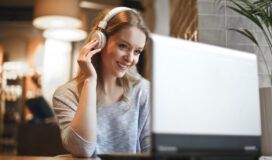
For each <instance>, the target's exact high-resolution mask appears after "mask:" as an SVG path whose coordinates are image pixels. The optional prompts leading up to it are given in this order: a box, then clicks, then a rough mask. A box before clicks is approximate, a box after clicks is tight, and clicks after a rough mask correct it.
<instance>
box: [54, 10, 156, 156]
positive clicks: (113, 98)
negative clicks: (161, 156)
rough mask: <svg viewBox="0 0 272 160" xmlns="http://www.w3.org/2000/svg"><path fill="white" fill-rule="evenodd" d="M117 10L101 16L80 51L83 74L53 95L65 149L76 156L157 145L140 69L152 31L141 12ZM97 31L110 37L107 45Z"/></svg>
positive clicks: (131, 151) (126, 150)
mask: <svg viewBox="0 0 272 160" xmlns="http://www.w3.org/2000/svg"><path fill="white" fill-rule="evenodd" d="M118 9H119V10H118ZM113 10H114V11H115V12H114V11H113ZM113 10H111V11H104V12H102V13H101V14H100V15H99V16H98V17H97V19H96V21H95V22H94V25H93V28H92V29H91V31H90V35H89V38H88V40H87V43H86V44H85V46H84V47H83V48H82V49H81V51H80V55H79V58H78V64H79V67H80V72H79V75H78V76H77V77H76V78H75V79H73V80H72V81H70V82H68V83H67V84H65V85H63V86H61V87H59V88H58V89H57V90H56V92H55V94H54V97H53V105H54V112H55V114H56V117H57V119H58V122H59V126H60V129H61V137H62V141H63V144H64V147H65V148H66V149H67V150H68V151H69V152H70V153H72V154H73V155H74V156H80V157H91V156H94V155H95V153H111V152H130V153H136V152H147V151H149V150H150V147H151V146H150V130H149V121H150V106H149V83H148V81H147V80H145V79H144V78H142V77H141V76H140V75H139V74H138V73H137V71H136V69H135V65H136V64H137V63H138V60H139V56H140V54H141V52H142V51H143V49H144V46H145V43H146V41H147V39H148V30H147V28H146V26H145V25H144V22H143V19H142V17H141V16H140V14H139V13H138V12H136V11H135V10H132V9H129V8H125V9H124V8H122V9H121V10H120V7H117V8H114V9H113ZM116 10H117V12H116ZM105 19H106V20H105ZM105 21H106V22H107V23H106V25H104V28H103V27H101V25H100V24H101V22H103V24H105V23H104V22H105ZM97 30H102V31H103V33H104V34H105V35H106V38H107V40H106V44H105V46H104V47H103V46H101V44H100V41H101V40H98V39H97V37H96V36H95V35H96V34H94V33H95V32H96V31H97ZM102 47H103V48H102Z"/></svg>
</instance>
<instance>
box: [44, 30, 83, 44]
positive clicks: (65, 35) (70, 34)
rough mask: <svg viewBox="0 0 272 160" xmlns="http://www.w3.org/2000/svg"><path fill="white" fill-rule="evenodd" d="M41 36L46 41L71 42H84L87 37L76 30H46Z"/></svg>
mask: <svg viewBox="0 0 272 160" xmlns="http://www.w3.org/2000/svg"><path fill="white" fill-rule="evenodd" d="M43 36H44V37H45V38H48V39H56V40H61V41H69V42H72V41H81V40H84V39H85V38H86V37H87V33H86V32H85V31H83V30H80V29H76V28H66V29H47V30H45V31H44V32H43Z"/></svg>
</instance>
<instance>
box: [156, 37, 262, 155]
mask: <svg viewBox="0 0 272 160" xmlns="http://www.w3.org/2000/svg"><path fill="white" fill-rule="evenodd" d="M152 46H153V49H152V52H153V53H152V96H151V97H152V100H151V103H152V107H153V110H152V114H153V115H152V134H153V151H154V152H155V153H157V154H160V153H163V154H165V153H169V154H192V153H197V154H202V153H204V154H207V153H209V154H213V153H215V152H217V153H218V151H220V152H221V153H224V154H225V153H236V154H238V153H239V154H256V153H258V152H259V150H260V148H259V147H260V135H261V123H260V109H259V89H258V74H257V60H256V56H255V55H254V54H250V53H244V52H241V51H236V50H231V49H226V48H221V47H216V46H211V45H206V44H201V43H196V42H189V41H184V40H180V39H175V38H169V37H164V36H159V35H155V34H153V35H152Z"/></svg>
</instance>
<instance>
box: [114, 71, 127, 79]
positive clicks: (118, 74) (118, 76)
mask: <svg viewBox="0 0 272 160" xmlns="http://www.w3.org/2000/svg"><path fill="white" fill-rule="evenodd" d="M125 74H126V72H119V73H116V77H117V78H123V77H124V76H125Z"/></svg>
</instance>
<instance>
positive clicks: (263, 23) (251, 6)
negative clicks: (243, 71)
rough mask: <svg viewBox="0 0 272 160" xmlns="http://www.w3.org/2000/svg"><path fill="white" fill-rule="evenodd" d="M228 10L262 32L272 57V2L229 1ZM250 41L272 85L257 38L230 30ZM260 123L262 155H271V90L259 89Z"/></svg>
mask: <svg viewBox="0 0 272 160" xmlns="http://www.w3.org/2000/svg"><path fill="white" fill-rule="evenodd" d="M230 2H231V3H230V4H229V5H228V8H230V9H231V10H233V11H235V12H237V13H238V14H240V15H242V16H244V17H246V18H247V19H248V20H250V21H251V22H253V23H254V24H255V25H256V26H257V27H258V28H259V29H260V31H261V32H262V34H263V36H264V37H265V40H266V43H267V45H268V47H269V49H270V53H271V55H272V0H230ZM230 30H233V31H236V32H239V33H240V34H242V35H243V36H245V37H247V38H248V39H250V40H251V41H252V42H253V43H254V44H255V45H256V46H257V47H258V48H259V49H260V56H262V58H263V60H264V63H265V65H266V68H267V72H268V75H269V79H270V84H272V74H271V71H270V70H271V69H270V68H271V66H269V65H268V61H269V60H268V59H266V58H265V56H264V54H263V52H262V49H261V47H260V44H259V42H258V41H257V38H256V37H255V36H254V34H253V33H252V32H251V31H249V30H247V29H236V28H231V29H230ZM260 101H261V122H262V154H263V155H265V156H271V155H272V88H271V87H268V88H261V89H260Z"/></svg>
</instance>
